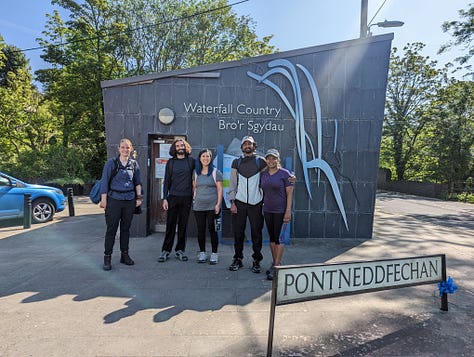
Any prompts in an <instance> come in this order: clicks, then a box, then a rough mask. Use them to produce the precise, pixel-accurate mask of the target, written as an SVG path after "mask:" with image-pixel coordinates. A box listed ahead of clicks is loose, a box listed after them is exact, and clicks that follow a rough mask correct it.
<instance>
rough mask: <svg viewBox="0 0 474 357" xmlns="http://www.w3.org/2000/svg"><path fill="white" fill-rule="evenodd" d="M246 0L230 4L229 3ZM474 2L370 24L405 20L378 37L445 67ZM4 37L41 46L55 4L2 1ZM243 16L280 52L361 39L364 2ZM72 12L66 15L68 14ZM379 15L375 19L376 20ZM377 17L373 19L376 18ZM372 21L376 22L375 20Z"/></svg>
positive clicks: (431, 0) (402, 6) (393, 8)
mask: <svg viewBox="0 0 474 357" xmlns="http://www.w3.org/2000/svg"><path fill="white" fill-rule="evenodd" d="M239 1H242V0H228V3H229V4H232V3H238V2H239ZM471 2H474V0H368V6H369V7H368V16H367V21H368V22H369V23H370V22H372V23H377V22H382V21H384V20H399V21H403V22H404V23H405V24H404V25H403V26H402V27H396V28H379V27H377V26H372V27H371V31H372V33H373V35H378V34H383V33H390V32H393V33H394V39H393V42H392V47H397V48H399V49H400V50H401V49H402V48H403V47H404V46H405V45H406V44H407V43H413V42H423V43H424V44H426V47H425V49H424V51H423V52H422V53H423V55H424V56H429V57H430V59H432V60H437V61H438V63H439V64H440V67H441V66H442V65H444V64H445V63H447V62H454V58H456V57H457V56H459V55H460V54H461V53H462V52H460V50H450V51H449V52H448V53H446V54H443V55H438V54H437V51H438V50H439V48H440V46H441V45H443V44H445V43H447V42H449V41H450V40H452V37H451V36H450V35H449V34H447V33H443V31H442V30H441V25H442V23H443V22H444V21H452V20H459V19H460V18H459V14H458V10H460V9H467V8H468V5H469V3H471ZM2 5H3V6H2V11H1V12H0V34H1V35H2V36H3V38H4V40H5V42H6V43H7V44H9V45H14V46H16V47H18V48H20V49H22V50H23V49H29V48H34V47H38V46H39V45H38V43H37V42H36V38H37V37H41V32H42V31H43V30H44V28H45V24H46V14H47V13H52V12H53V10H54V9H59V10H61V11H62V9H60V8H58V7H53V6H52V5H51V1H50V0H2ZM233 10H234V11H235V12H236V13H237V14H238V15H246V16H250V17H251V18H252V19H253V20H254V21H255V25H256V26H255V31H256V33H257V35H258V36H259V37H260V38H262V37H263V36H266V35H270V34H273V36H274V37H273V39H272V40H271V42H270V43H271V44H272V45H274V46H275V47H277V48H278V49H279V50H280V51H287V50H294V49H298V48H304V47H310V46H315V45H323V44H328V43H333V42H339V41H345V40H349V39H354V38H358V37H359V36H360V12H361V1H360V0H324V1H323V0H248V1H246V2H242V3H240V4H236V5H234V6H233ZM62 14H64V15H65V14H66V12H64V11H63V12H62ZM374 16H375V17H374ZM372 19H373V20H372ZM371 20H372V21H371ZM24 53H25V55H26V57H27V58H28V59H29V60H30V65H31V67H32V69H33V71H34V70H37V69H40V68H47V67H48V64H46V63H44V62H43V61H42V60H41V59H40V57H39V56H40V54H41V51H40V50H36V51H25V52H24Z"/></svg>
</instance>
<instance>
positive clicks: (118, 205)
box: [99, 138, 142, 270]
mask: <svg viewBox="0 0 474 357" xmlns="http://www.w3.org/2000/svg"><path fill="white" fill-rule="evenodd" d="M119 152H120V155H119V156H118V157H114V158H111V159H109V160H107V162H106V163H105V165H104V169H103V170H102V178H101V184H100V193H101V199H100V203H99V206H100V207H101V208H103V209H104V210H105V222H106V224H107V231H106V233H105V250H104V266H103V268H104V270H111V269H112V263H111V260H112V251H113V248H114V243H115V234H116V233H117V229H118V227H119V225H120V251H121V253H122V255H121V257H120V263H122V264H126V265H133V264H135V262H134V261H133V260H132V259H131V258H130V256H129V254H128V245H129V240H130V226H131V224H132V218H133V212H134V211H135V208H136V207H139V206H140V205H141V204H142V181H141V176H140V167H139V166H138V162H137V161H135V160H133V159H132V158H131V157H130V154H131V153H132V152H133V146H132V142H131V141H130V140H129V139H125V138H124V139H122V140H120V144H119Z"/></svg>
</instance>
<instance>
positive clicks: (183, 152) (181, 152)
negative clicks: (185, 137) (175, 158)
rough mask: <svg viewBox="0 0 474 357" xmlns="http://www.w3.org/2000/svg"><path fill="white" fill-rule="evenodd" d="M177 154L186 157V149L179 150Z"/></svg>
mask: <svg viewBox="0 0 474 357" xmlns="http://www.w3.org/2000/svg"><path fill="white" fill-rule="evenodd" d="M176 153H177V154H179V155H184V154H186V149H178V150H176Z"/></svg>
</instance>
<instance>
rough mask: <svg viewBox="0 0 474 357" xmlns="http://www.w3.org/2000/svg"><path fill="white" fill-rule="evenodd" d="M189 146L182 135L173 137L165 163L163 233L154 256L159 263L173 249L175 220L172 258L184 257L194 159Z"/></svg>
mask: <svg viewBox="0 0 474 357" xmlns="http://www.w3.org/2000/svg"><path fill="white" fill-rule="evenodd" d="M191 151H192V149H191V146H190V145H189V144H188V143H187V142H186V140H184V139H181V138H179V139H176V140H175V141H174V142H173V143H172V144H171V147H170V151H169V154H170V156H171V157H172V158H171V159H170V160H168V162H167V163H166V168H165V179H164V182H163V196H164V199H163V209H164V210H165V211H167V217H166V233H165V239H164V241H163V246H162V249H161V255H160V257H159V258H158V261H159V262H160V263H163V262H165V261H166V260H168V258H169V255H170V253H171V250H172V249H173V243H174V235H175V232H176V224H177V225H178V240H177V242H176V246H175V254H176V258H177V259H179V260H181V261H187V260H188V257H187V256H186V254H185V249H186V227H187V225H188V217H189V212H190V210H191V204H192V201H193V186H192V174H193V170H194V159H193V158H192V157H190V156H189V155H190V154H191Z"/></svg>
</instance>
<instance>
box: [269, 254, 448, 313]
mask: <svg viewBox="0 0 474 357" xmlns="http://www.w3.org/2000/svg"><path fill="white" fill-rule="evenodd" d="M275 273H276V278H275V283H276V305H283V304H290V303H294V302H299V301H305V300H314V299H323V298H328V297H333V296H337V295H349V294H358V293H364V292H368V291H376V290H385V289H391V288H400V287H404V286H411V285H420V284H428V283H433V282H439V281H442V280H443V255H434V256H423V257H413V258H403V259H390V260H378V261H368V262H350V263H341V264H326V265H323V264H317V265H299V266H281V267H275Z"/></svg>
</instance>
